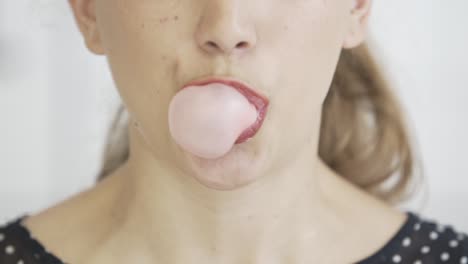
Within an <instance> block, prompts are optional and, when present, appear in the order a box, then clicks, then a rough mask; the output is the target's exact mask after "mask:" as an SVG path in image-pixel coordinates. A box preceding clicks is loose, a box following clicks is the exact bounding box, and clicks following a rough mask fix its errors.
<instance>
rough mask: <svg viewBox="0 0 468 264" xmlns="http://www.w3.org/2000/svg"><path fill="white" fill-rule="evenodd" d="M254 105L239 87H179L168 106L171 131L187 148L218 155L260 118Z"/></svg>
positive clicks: (198, 153) (205, 155) (204, 155)
mask: <svg viewBox="0 0 468 264" xmlns="http://www.w3.org/2000/svg"><path fill="white" fill-rule="evenodd" d="M257 116H258V113H257V109H256V108H255V106H253V105H252V104H250V102H249V101H248V100H247V98H245V96H244V95H242V94H241V93H239V92H238V91H237V90H236V89H234V88H232V87H230V86H227V85H224V84H221V83H211V84H207V85H202V86H189V87H186V88H184V89H182V90H180V91H179V92H178V93H177V94H176V95H175V96H174V97H173V98H172V101H171V103H170V105H169V114H168V121H169V130H170V133H171V135H172V137H173V138H174V140H175V141H176V143H177V144H178V145H179V146H180V147H182V148H183V149H184V150H186V151H188V152H190V153H192V154H194V155H196V156H199V157H202V158H206V159H215V158H219V157H221V156H223V155H225V154H226V153H228V152H229V150H230V149H231V148H232V147H233V145H234V144H235V142H236V140H237V138H238V137H239V136H240V135H241V133H242V132H243V131H244V130H246V129H247V128H249V127H250V126H251V125H252V124H253V123H255V121H256V120H257Z"/></svg>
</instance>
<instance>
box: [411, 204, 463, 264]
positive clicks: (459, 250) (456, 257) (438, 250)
mask: <svg viewBox="0 0 468 264" xmlns="http://www.w3.org/2000/svg"><path fill="white" fill-rule="evenodd" d="M412 216H413V222H412V223H411V225H410V226H408V235H407V236H406V237H404V238H403V239H404V240H403V241H402V243H403V244H402V254H407V255H409V256H412V257H413V258H414V259H415V261H418V260H420V262H417V263H424V261H425V260H429V259H430V260H437V261H440V262H441V263H444V262H445V263H461V264H468V235H467V234H466V233H465V232H464V231H461V230H459V229H457V228H456V227H454V226H452V225H450V224H447V223H443V222H441V221H438V220H433V219H429V218H427V217H424V216H421V215H419V214H416V213H412Z"/></svg>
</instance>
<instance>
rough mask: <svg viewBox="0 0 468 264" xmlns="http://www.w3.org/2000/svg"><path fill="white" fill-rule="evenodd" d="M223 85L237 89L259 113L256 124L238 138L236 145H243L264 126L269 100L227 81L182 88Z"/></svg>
mask: <svg viewBox="0 0 468 264" xmlns="http://www.w3.org/2000/svg"><path fill="white" fill-rule="evenodd" d="M216 82H217V83H222V84H224V85H228V86H230V87H232V88H234V89H236V90H237V91H238V92H240V93H241V94H242V95H244V96H245V97H246V98H247V100H248V101H249V102H250V103H251V104H252V105H253V106H255V108H256V109H257V112H258V116H257V120H256V121H255V123H253V124H252V125H251V126H250V127H249V128H247V129H246V130H244V132H242V134H241V135H240V136H239V137H238V138H237V140H236V142H235V144H241V143H243V142H245V141H247V140H248V139H249V138H252V137H253V136H255V134H257V132H258V130H259V129H260V127H261V126H262V124H263V120H264V119H265V116H266V113H267V110H268V105H269V100H268V99H267V98H265V97H263V96H261V95H258V94H256V93H255V92H252V91H251V90H250V89H247V88H245V87H244V86H241V85H238V83H236V82H231V81H227V80H215V81H213V80H211V81H203V82H197V83H191V84H188V85H185V86H184V87H182V89H184V88H186V87H188V86H192V85H194V86H202V85H206V84H210V83H216Z"/></svg>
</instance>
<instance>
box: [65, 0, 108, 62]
mask: <svg viewBox="0 0 468 264" xmlns="http://www.w3.org/2000/svg"><path fill="white" fill-rule="evenodd" d="M95 1H96V0H68V2H69V3H70V7H71V8H72V10H73V15H74V17H75V22H76V24H77V25H78V28H79V29H80V31H81V34H82V35H83V38H84V40H85V43H86V47H87V48H88V49H89V50H90V51H91V52H93V53H95V54H98V55H102V54H105V52H104V48H103V46H102V43H101V39H100V36H99V30H98V27H97V23H96V12H95V8H94V7H95Z"/></svg>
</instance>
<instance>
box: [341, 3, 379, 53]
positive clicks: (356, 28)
mask: <svg viewBox="0 0 468 264" xmlns="http://www.w3.org/2000/svg"><path fill="white" fill-rule="evenodd" d="M351 2H353V5H352V7H351V9H350V20H349V22H350V24H349V29H348V31H347V32H346V36H345V38H344V41H343V48H345V49H351V48H354V47H356V46H358V45H359V44H361V43H362V42H363V41H364V40H365V37H366V33H367V22H368V20H369V14H370V10H371V4H372V0H352V1H351Z"/></svg>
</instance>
